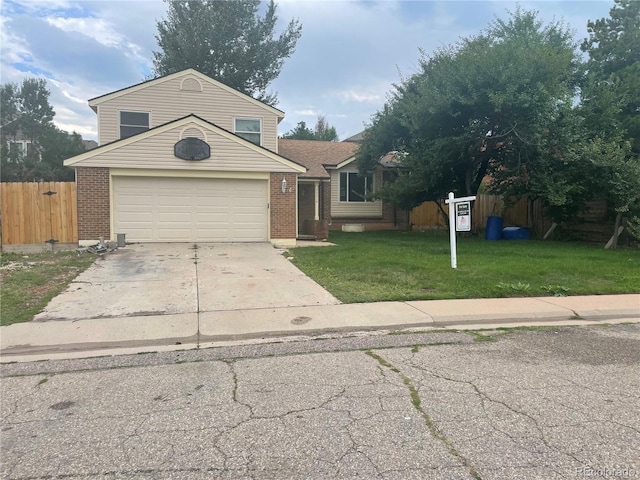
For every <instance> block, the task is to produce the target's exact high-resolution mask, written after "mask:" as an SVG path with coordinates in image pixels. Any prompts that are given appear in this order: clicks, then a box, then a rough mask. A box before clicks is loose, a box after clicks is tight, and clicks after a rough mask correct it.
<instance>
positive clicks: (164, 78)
mask: <svg viewBox="0 0 640 480" xmlns="http://www.w3.org/2000/svg"><path fill="white" fill-rule="evenodd" d="M187 75H193V76H195V77H197V78H198V79H200V80H202V81H205V82H208V83H211V84H213V85H215V86H216V87H219V88H221V89H223V90H225V91H227V92H229V93H231V94H233V95H236V96H238V97H240V98H242V99H244V100H246V101H248V102H251V103H253V104H254V105H257V106H259V107H262V108H264V109H265V110H267V111H269V112H270V113H272V114H274V115H277V116H278V118H279V120H278V121H280V120H281V119H282V118H284V112H283V111H282V110H278V109H277V108H275V107H272V106H271V105H267V104H266V103H264V102H261V101H260V100H256V99H255V98H253V97H251V96H249V95H246V94H244V93H242V92H240V91H238V90H236V89H234V88H231V87H229V86H227V85H225V84H224V83H222V82H219V81H218V80H214V79H213V78H211V77H209V76H207V75H205V74H204V73H200V72H199V71H197V70H195V69H193V68H187V69H186V70H181V71H179V72H176V73H171V74H169V75H164V76H162V77H158V78H154V79H153V80H147V81H144V82H141V83H137V84H135V85H131V86H129V87H125V88H121V89H120V90H116V91H115V92H111V93H106V94H104V95H100V96H98V97H94V98H91V99H89V106H90V107H91V108H92V109H93V111H94V112H97V108H98V105H100V104H101V103H104V102H106V101H108V100H113V99H114V98H118V97H121V96H123V95H126V94H129V93H132V92H136V91H138V90H142V89H144V88H148V87H151V86H153V85H158V84H161V83H164V82H168V81H169V80H173V79H175V78H179V77H182V76H187Z"/></svg>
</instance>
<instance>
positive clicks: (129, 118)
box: [120, 112, 149, 138]
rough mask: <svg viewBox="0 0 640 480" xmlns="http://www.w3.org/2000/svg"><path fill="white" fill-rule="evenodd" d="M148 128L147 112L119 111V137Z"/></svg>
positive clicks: (125, 136)
mask: <svg viewBox="0 0 640 480" xmlns="http://www.w3.org/2000/svg"><path fill="white" fill-rule="evenodd" d="M145 130H149V112H120V138H127V137H131V136H132V135H136V134H138V133H140V132H144V131H145Z"/></svg>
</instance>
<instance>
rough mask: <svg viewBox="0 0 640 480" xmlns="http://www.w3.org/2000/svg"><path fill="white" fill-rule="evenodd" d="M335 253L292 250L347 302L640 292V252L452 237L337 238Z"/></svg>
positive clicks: (299, 261)
mask: <svg viewBox="0 0 640 480" xmlns="http://www.w3.org/2000/svg"><path fill="white" fill-rule="evenodd" d="M329 241H330V242H332V243H335V244H337V245H336V246H334V247H317V248H315V247H306V248H296V249H292V250H290V254H291V255H292V256H293V260H292V261H293V263H294V264H295V265H296V266H297V267H298V268H300V269H301V270H302V271H303V272H305V273H306V274H307V275H309V276H310V277H311V278H313V279H314V280H315V281H316V282H318V283H319V284H320V285H322V286H323V287H325V288H326V289H327V290H329V291H330V292H331V293H332V294H333V295H334V296H336V297H337V298H338V299H339V300H341V301H343V302H345V303H354V302H379V301H388V300H430V299H447V298H491V297H520V296H553V295H594V294H614V293H638V292H640V249H637V248H633V249H630V248H622V249H618V250H605V249H604V248H603V247H602V245H586V244H579V243H565V242H550V241H538V240H529V241H515V240H500V241H486V240H484V238H478V237H471V238H459V239H458V268H457V269H456V270H453V269H452V268H451V257H450V251H449V237H448V233H447V232H444V231H431V232H364V233H343V232H331V235H330V238H329Z"/></svg>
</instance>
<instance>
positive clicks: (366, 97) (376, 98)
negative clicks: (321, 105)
mask: <svg viewBox="0 0 640 480" xmlns="http://www.w3.org/2000/svg"><path fill="white" fill-rule="evenodd" d="M329 95H330V96H336V97H339V98H341V99H342V100H343V101H345V102H358V103H373V104H379V103H381V102H383V101H384V98H385V97H384V95H381V94H379V93H373V92H365V91H362V90H343V91H338V92H333V93H331V94H329Z"/></svg>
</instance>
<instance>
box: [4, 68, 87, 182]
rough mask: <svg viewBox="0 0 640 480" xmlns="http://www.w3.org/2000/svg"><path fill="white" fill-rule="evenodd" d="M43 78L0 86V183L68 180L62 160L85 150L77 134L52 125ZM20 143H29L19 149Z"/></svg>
mask: <svg viewBox="0 0 640 480" xmlns="http://www.w3.org/2000/svg"><path fill="white" fill-rule="evenodd" d="M49 95H50V92H49V90H48V89H47V84H46V81H45V80H43V79H34V78H25V79H24V80H23V81H22V83H21V84H15V83H6V84H3V85H1V86H0V96H1V101H2V105H1V107H2V111H1V112H0V122H1V125H2V127H1V129H0V132H1V134H2V145H1V146H0V180H1V181H3V182H26V181H40V180H44V181H72V180H73V179H74V173H73V170H71V169H69V168H66V167H64V165H63V161H64V160H65V159H66V158H69V157H72V156H74V155H78V154H79V153H82V152H83V151H84V150H85V147H84V144H83V142H82V138H81V137H80V135H78V134H77V133H73V134H68V133H67V132H64V131H62V130H60V129H59V128H57V127H56V126H55V125H54V124H53V118H54V116H55V112H54V110H53V107H52V106H51V104H50V103H49ZM22 141H26V142H28V143H29V145H28V147H27V148H26V149H25V148H16V147H17V146H18V144H19V145H20V146H22V145H23V144H22Z"/></svg>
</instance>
